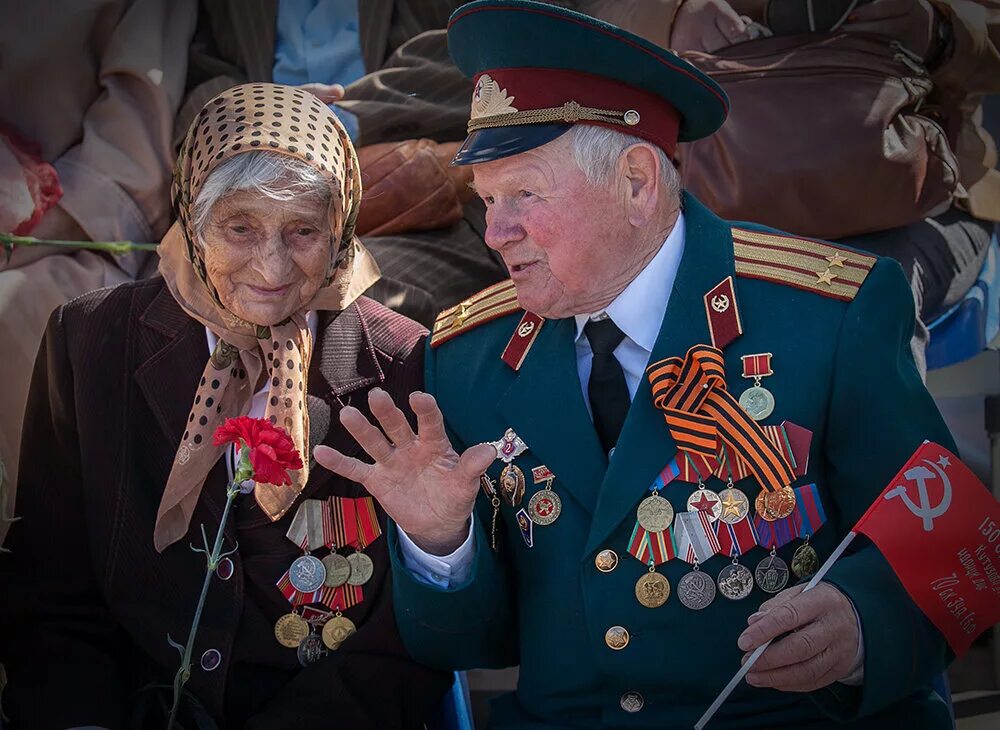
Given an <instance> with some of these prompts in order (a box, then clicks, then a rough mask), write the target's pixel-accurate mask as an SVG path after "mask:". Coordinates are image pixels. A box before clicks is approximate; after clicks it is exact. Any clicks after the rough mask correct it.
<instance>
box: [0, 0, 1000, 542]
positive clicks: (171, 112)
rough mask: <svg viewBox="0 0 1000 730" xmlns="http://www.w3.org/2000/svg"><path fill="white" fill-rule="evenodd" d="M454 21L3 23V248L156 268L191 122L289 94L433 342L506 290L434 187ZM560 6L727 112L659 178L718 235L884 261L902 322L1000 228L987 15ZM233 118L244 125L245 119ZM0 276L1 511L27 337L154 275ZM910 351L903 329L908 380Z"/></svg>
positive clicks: (407, 16)
mask: <svg viewBox="0 0 1000 730" xmlns="http://www.w3.org/2000/svg"><path fill="white" fill-rule="evenodd" d="M461 4H462V2H460V0H417V1H410V0H280V2H279V0H50V2H46V3H18V2H13V1H11V0H4V1H3V2H0V8H2V10H0V15H2V18H3V22H2V23H0V58H2V65H0V99H3V102H4V103H3V105H2V106H0V231H3V232H7V233H9V234H16V235H28V236H32V237H34V238H36V239H40V240H43V241H94V242H101V241H104V242H114V241H131V242H146V243H155V242H157V241H159V240H160V238H161V237H162V236H163V235H164V234H165V232H166V231H167V229H168V227H169V226H170V224H171V222H172V220H173V218H174V213H173V211H172V210H171V207H170V186H171V177H172V169H173V163H174V159H175V153H176V150H177V147H178V145H179V142H180V140H181V139H182V138H183V137H184V135H185V133H186V131H187V129H188V127H189V125H190V124H191V122H192V120H193V119H194V117H195V115H196V114H197V113H198V110H200V109H201V108H202V106H203V105H204V104H205V103H206V102H207V101H208V100H210V99H211V98H212V97H214V96H215V95H216V94H218V93H219V92H220V91H222V90H224V89H226V88H228V87H231V86H233V85H235V84H238V83H244V82H275V83H281V84H288V85H293V86H302V87H305V88H307V89H308V90H309V91H311V92H312V93H314V94H315V95H316V96H318V97H319V98H320V99H321V100H322V101H324V102H326V103H328V104H330V105H331V108H332V109H333V110H334V112H335V113H336V114H337V115H338V117H339V118H340V120H341V121H342V122H343V124H344V126H345V128H346V129H347V130H348V132H349V134H350V136H351V139H352V141H353V143H354V145H355V147H356V149H357V154H358V158H359V162H360V167H361V172H362V178H363V183H364V188H365V193H364V199H363V201H364V202H363V205H362V212H361V215H360V218H359V220H358V232H359V233H360V234H361V236H362V240H363V241H364V243H365V244H366V246H367V247H368V249H369V250H370V251H371V252H372V253H373V255H374V257H375V259H376V260H377V262H378V264H379V267H380V269H381V271H382V279H381V281H379V282H378V283H377V284H376V285H375V286H374V287H373V289H372V290H371V291H370V295H371V296H373V298H375V299H377V300H379V301H381V302H383V303H385V304H386V305H388V306H389V307H391V308H393V309H396V310H397V311H400V312H402V313H404V314H407V315H408V316H410V317H412V318H413V319H416V320H417V321H419V322H421V323H423V324H424V325H426V326H430V325H431V324H432V323H433V321H434V318H435V316H436V315H437V313H438V312H439V311H441V310H442V309H444V308H447V307H450V306H452V305H454V304H457V303H459V302H461V301H462V300H463V299H465V298H467V297H468V296H470V295H471V294H472V293H474V292H476V291H479V290H480V289H482V288H484V287H486V286H488V285H490V284H493V283H495V282H498V281H501V280H503V279H505V278H506V276H507V274H506V271H505V269H504V266H503V263H502V262H501V260H500V258H499V256H498V255H497V254H496V253H495V252H493V251H492V250H490V249H489V248H488V247H487V246H486V245H485V243H484V240H483V238H484V230H485V211H484V207H483V205H482V204H481V202H480V201H479V200H478V198H477V197H476V196H475V195H474V193H473V191H472V190H471V188H470V187H469V185H468V183H469V181H470V175H469V172H468V169H469V168H467V167H465V168H452V167H449V164H448V163H449V160H450V159H451V157H452V156H453V155H454V154H455V152H456V151H457V149H458V147H459V145H460V143H461V140H462V139H463V138H464V137H465V134H466V123H467V121H468V117H469V106H468V105H469V99H470V97H471V93H472V84H471V81H470V80H468V79H466V78H464V77H463V76H462V74H461V73H460V72H459V71H458V70H457V68H456V67H455V66H454V65H453V63H452V62H451V60H450V58H449V56H448V49H447V39H446V32H445V27H446V23H447V20H448V17H449V15H450V14H451V13H452V12H453V11H454V10H455V9H456V8H457V7H458V6H459V5H461ZM559 4H561V5H564V6H568V7H571V8H573V9H576V10H580V11H582V12H586V13H588V14H591V15H594V16H596V17H599V18H601V19H604V20H607V21H609V22H612V23H614V24H616V25H619V26H621V27H624V28H626V29H628V30H631V31H633V32H635V33H638V34H640V35H643V36H645V37H646V38H647V39H649V40H650V41H652V42H655V43H657V44H659V45H661V46H664V47H668V48H671V49H673V50H674V51H676V52H677V53H679V54H682V55H683V56H684V57H685V58H687V59H688V60H690V61H692V62H694V63H695V64H696V65H698V66H699V67H701V68H702V69H704V70H705V71H706V72H708V73H709V74H710V75H711V76H712V77H713V78H714V79H715V80H716V81H718V82H719V83H720V84H721V85H722V86H723V87H724V88H725V89H726V91H727V93H728V94H729V96H730V99H731V101H732V113H731V116H730V119H729V121H728V122H727V123H726V125H725V126H724V128H723V130H722V131H721V132H720V133H719V134H716V135H714V136H713V137H711V138H709V139H706V140H703V141H700V142H698V143H692V144H688V145H681V149H680V151H679V153H678V160H677V163H678V165H679V168H680V170H681V173H682V178H683V181H684V184H685V186H686V187H687V188H688V189H689V190H691V191H692V192H693V193H694V194H695V195H696V196H697V197H699V198H700V199H701V200H702V201H703V202H705V203H706V204H707V205H708V206H709V207H710V208H712V209H713V210H714V211H715V212H717V213H718V214H720V215H722V216H723V217H726V218H730V219H737V220H750V221H756V222H760V223H764V224H767V225H771V226H774V227H776V228H780V229H783V230H789V231H791V232H794V233H797V234H801V235H806V236H812V237H816V238H822V239H830V240H838V241H842V242H845V243H848V244H850V245H853V246H857V247H859V248H863V249H867V250H870V251H872V252H874V253H877V254H879V255H887V256H892V257H894V258H896V259H897V260H898V261H899V262H900V264H901V265H902V266H903V268H904V270H905V272H906V274H907V275H908V277H909V278H910V281H911V285H912V289H913V292H914V300H915V306H916V307H917V308H918V311H919V312H920V315H921V321H922V322H927V321H930V320H931V319H933V317H934V316H935V315H936V314H937V313H940V312H942V311H944V310H946V309H947V308H948V307H950V306H952V305H953V304H954V303H955V302H956V301H958V300H959V299H960V298H961V297H962V296H963V295H964V293H965V291H966V290H967V289H968V288H969V286H971V284H972V282H973V281H974V280H975V278H976V276H977V275H978V273H979V270H980V268H981V266H982V263H983V259H984V257H985V255H986V250H987V245H988V243H989V240H990V236H991V234H992V232H993V230H994V226H995V225H996V222H997V221H1000V172H998V171H997V169H996V167H997V151H996V146H995V143H994V141H993V139H992V138H991V137H990V135H989V134H988V133H987V132H986V130H985V129H984V127H983V117H982V101H983V99H984V97H986V96H987V95H990V94H995V93H997V92H1000V51H998V46H1000V3H998V2H996V1H995V0H868V1H867V2H865V1H860V2H859V1H858V0H824V2H821V3H820V2H816V3H813V2H811V1H810V0H730V1H729V2H727V1H726V0H566V1H565V2H560V3H559ZM509 42H510V43H517V42H518V39H517V38H510V39H509ZM245 115H246V118H247V120H248V122H250V123H252V120H253V115H254V111H253V109H252V108H247V109H246V110H245ZM290 121H291V122H299V120H295V119H291V120H290ZM301 127H302V134H303V139H305V138H306V136H307V135H308V134H309V131H308V128H307V122H301ZM292 129H293V130H294V129H295V127H292ZM262 140H266V130H262ZM8 253H9V255H2V254H0V255H2V258H0V343H2V344H0V347H2V352H3V356H2V357H0V382H2V383H3V386H2V388H0V460H2V463H3V466H4V468H5V472H6V473H5V482H6V484H7V486H8V490H9V489H10V486H11V485H13V484H15V483H16V478H17V467H18V464H17V462H18V445H19V439H20V430H21V414H22V413H23V410H24V407H25V400H26V397H27V392H28V385H29V381H30V378H31V372H32V368H33V363H34V359H35V355H36V352H37V350H38V345H39V341H40V338H41V336H42V333H43V330H44V328H45V325H46V321H47V319H48V317H49V314H50V313H51V312H52V310H53V309H54V308H55V307H57V306H59V305H60V304H63V303H65V302H66V301H68V300H70V299H72V298H74V297H77V296H79V295H81V294H83V293H85V292H88V291H90V290H93V289H96V288H100V287H109V286H115V285H116V284H119V283H122V282H125V281H130V280H135V279H138V278H142V277H148V276H154V275H155V274H156V271H157V257H156V254H155V253H154V252H143V251H132V252H128V253H125V254H110V253H107V252H101V251H94V250H84V249H79V248H65V247H60V246H57V245H54V244H53V245H30V246H25V245H17V246H13V247H12V251H9V252H8ZM926 340H927V332H926V328H925V327H924V326H923V325H920V326H919V327H918V331H917V333H916V334H915V337H914V343H913V346H914V352H915V355H916V356H917V360H918V362H920V361H921V360H922V358H921V354H920V353H921V352H922V349H923V347H924V345H925V344H926ZM3 495H4V493H3V492H0V510H2V512H0V514H7V515H9V514H12V513H13V512H15V510H14V505H13V502H12V492H10V491H8V492H7V494H6V497H4V496H3ZM3 534H4V530H3V527H2V525H0V539H2V536H3Z"/></svg>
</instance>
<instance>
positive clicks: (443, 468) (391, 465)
mask: <svg viewBox="0 0 1000 730" xmlns="http://www.w3.org/2000/svg"><path fill="white" fill-rule="evenodd" d="M369 405H370V407H371V410H372V414H373V415H374V416H375V418H376V419H377V420H378V423H379V425H380V426H381V427H382V431H380V430H379V429H378V428H377V427H376V426H374V425H373V424H372V423H371V422H370V421H369V420H368V419H367V418H365V416H364V415H362V413H361V412H360V411H358V410H357V409H356V408H345V409H344V410H343V411H342V412H341V414H340V421H341V423H342V424H343V425H344V427H345V428H346V429H347V430H348V432H349V433H350V434H351V435H352V436H353V437H354V438H355V439H356V440H357V442H358V443H359V444H360V445H361V447H362V448H363V449H364V450H365V451H366V452H367V453H368V455H369V456H370V457H371V458H372V459H373V460H374V463H373V464H366V463H364V462H362V461H360V460H358V459H353V458H351V457H348V456H344V455H343V454H341V453H340V452H339V451H336V450H335V449H331V448H329V447H327V446H318V447H316V451H315V455H316V461H317V462H319V463H320V464H321V465H322V466H325V467H326V468H327V469H330V470H331V471H333V472H335V473H337V474H339V475H340V476H342V477H345V478H346V479H350V480H352V481H355V482H359V483H361V484H363V485H364V486H365V489H367V490H368V492H369V493H370V494H371V495H372V496H373V497H375V499H377V500H378V501H379V503H380V504H381V505H382V508H383V509H385V511H386V513H387V514H388V515H389V516H390V517H391V518H392V519H393V520H394V521H395V522H396V523H397V524H398V525H399V526H400V527H401V528H402V529H403V530H405V531H406V533H407V534H408V535H409V536H410V537H411V538H412V539H413V540H414V542H416V543H417V545H419V546H420V547H421V548H423V549H424V550H427V551H428V552H432V553H437V554H445V553H447V552H451V551H452V550H454V548H455V547H457V546H458V545H459V544H461V542H462V541H463V540H464V538H465V534H466V532H467V529H468V528H467V525H468V520H469V516H470V515H471V514H472V509H473V505H474V504H475V500H476V493H477V490H478V488H479V475H480V474H482V473H483V472H484V471H485V470H486V468H487V467H488V466H489V465H490V463H492V461H493V459H494V458H495V457H496V451H495V449H494V448H493V447H492V446H489V445H486V444H479V445H476V446H473V447H471V448H469V449H467V450H466V451H465V453H463V454H462V455H461V456H459V454H458V453H457V452H456V451H455V449H454V448H453V447H452V445H451V442H450V441H449V440H448V436H447V434H446V432H445V429H444V418H443V416H442V415H441V411H440V409H438V407H437V403H436V402H435V401H434V398H433V397H432V396H430V395H427V394H426V393H413V394H412V395H411V396H410V405H411V407H412V408H413V412H414V413H415V414H416V415H417V433H414V432H413V430H412V429H411V428H410V425H409V423H408V422H407V421H406V417H405V416H404V415H403V412H402V411H401V410H400V409H399V408H397V407H396V405H395V403H393V402H392V398H390V397H389V395H388V394H387V393H385V392H384V391H382V390H379V389H375V390H373V391H372V392H371V393H370V394H369ZM383 431H384V432H385V433H384V434H383V433H382V432H383ZM386 437H388V438H386Z"/></svg>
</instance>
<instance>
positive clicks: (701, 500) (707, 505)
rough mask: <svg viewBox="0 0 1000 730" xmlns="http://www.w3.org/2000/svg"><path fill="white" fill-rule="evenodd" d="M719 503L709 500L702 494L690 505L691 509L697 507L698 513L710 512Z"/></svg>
mask: <svg viewBox="0 0 1000 730" xmlns="http://www.w3.org/2000/svg"><path fill="white" fill-rule="evenodd" d="M718 503H719V502H718V500H715V499H709V497H708V495H707V494H702V495H701V496H699V497H698V499H696V500H695V501H694V502H692V503H691V506H692V507H697V508H698V511H699V512H708V513H711V512H712V508H713V507H715V505H717V504H718Z"/></svg>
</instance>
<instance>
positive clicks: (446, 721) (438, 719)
mask: <svg viewBox="0 0 1000 730" xmlns="http://www.w3.org/2000/svg"><path fill="white" fill-rule="evenodd" d="M427 730H474V725H473V722H472V701H471V700H470V699H469V681H468V680H467V679H466V677H465V672H455V681H454V682H452V684H451V688H450V689H449V690H448V694H446V695H445V697H444V699H443V700H442V701H441V706H440V707H439V708H438V710H437V712H435V713H434V714H433V715H432V716H431V718H430V719H429V720H428V722H427Z"/></svg>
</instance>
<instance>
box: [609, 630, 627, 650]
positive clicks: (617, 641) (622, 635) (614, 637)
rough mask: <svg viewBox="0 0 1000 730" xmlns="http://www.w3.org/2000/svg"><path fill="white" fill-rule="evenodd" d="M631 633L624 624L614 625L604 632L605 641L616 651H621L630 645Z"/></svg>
mask: <svg viewBox="0 0 1000 730" xmlns="http://www.w3.org/2000/svg"><path fill="white" fill-rule="evenodd" d="M628 642H629V635H628V631H627V630H626V629H625V627H624V626H612V627H611V628H610V629H608V630H607V631H606V632H604V643H605V644H607V645H608V647H609V648H611V649H614V650H615V651H621V650H622V649H624V648H625V647H626V646H628Z"/></svg>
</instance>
